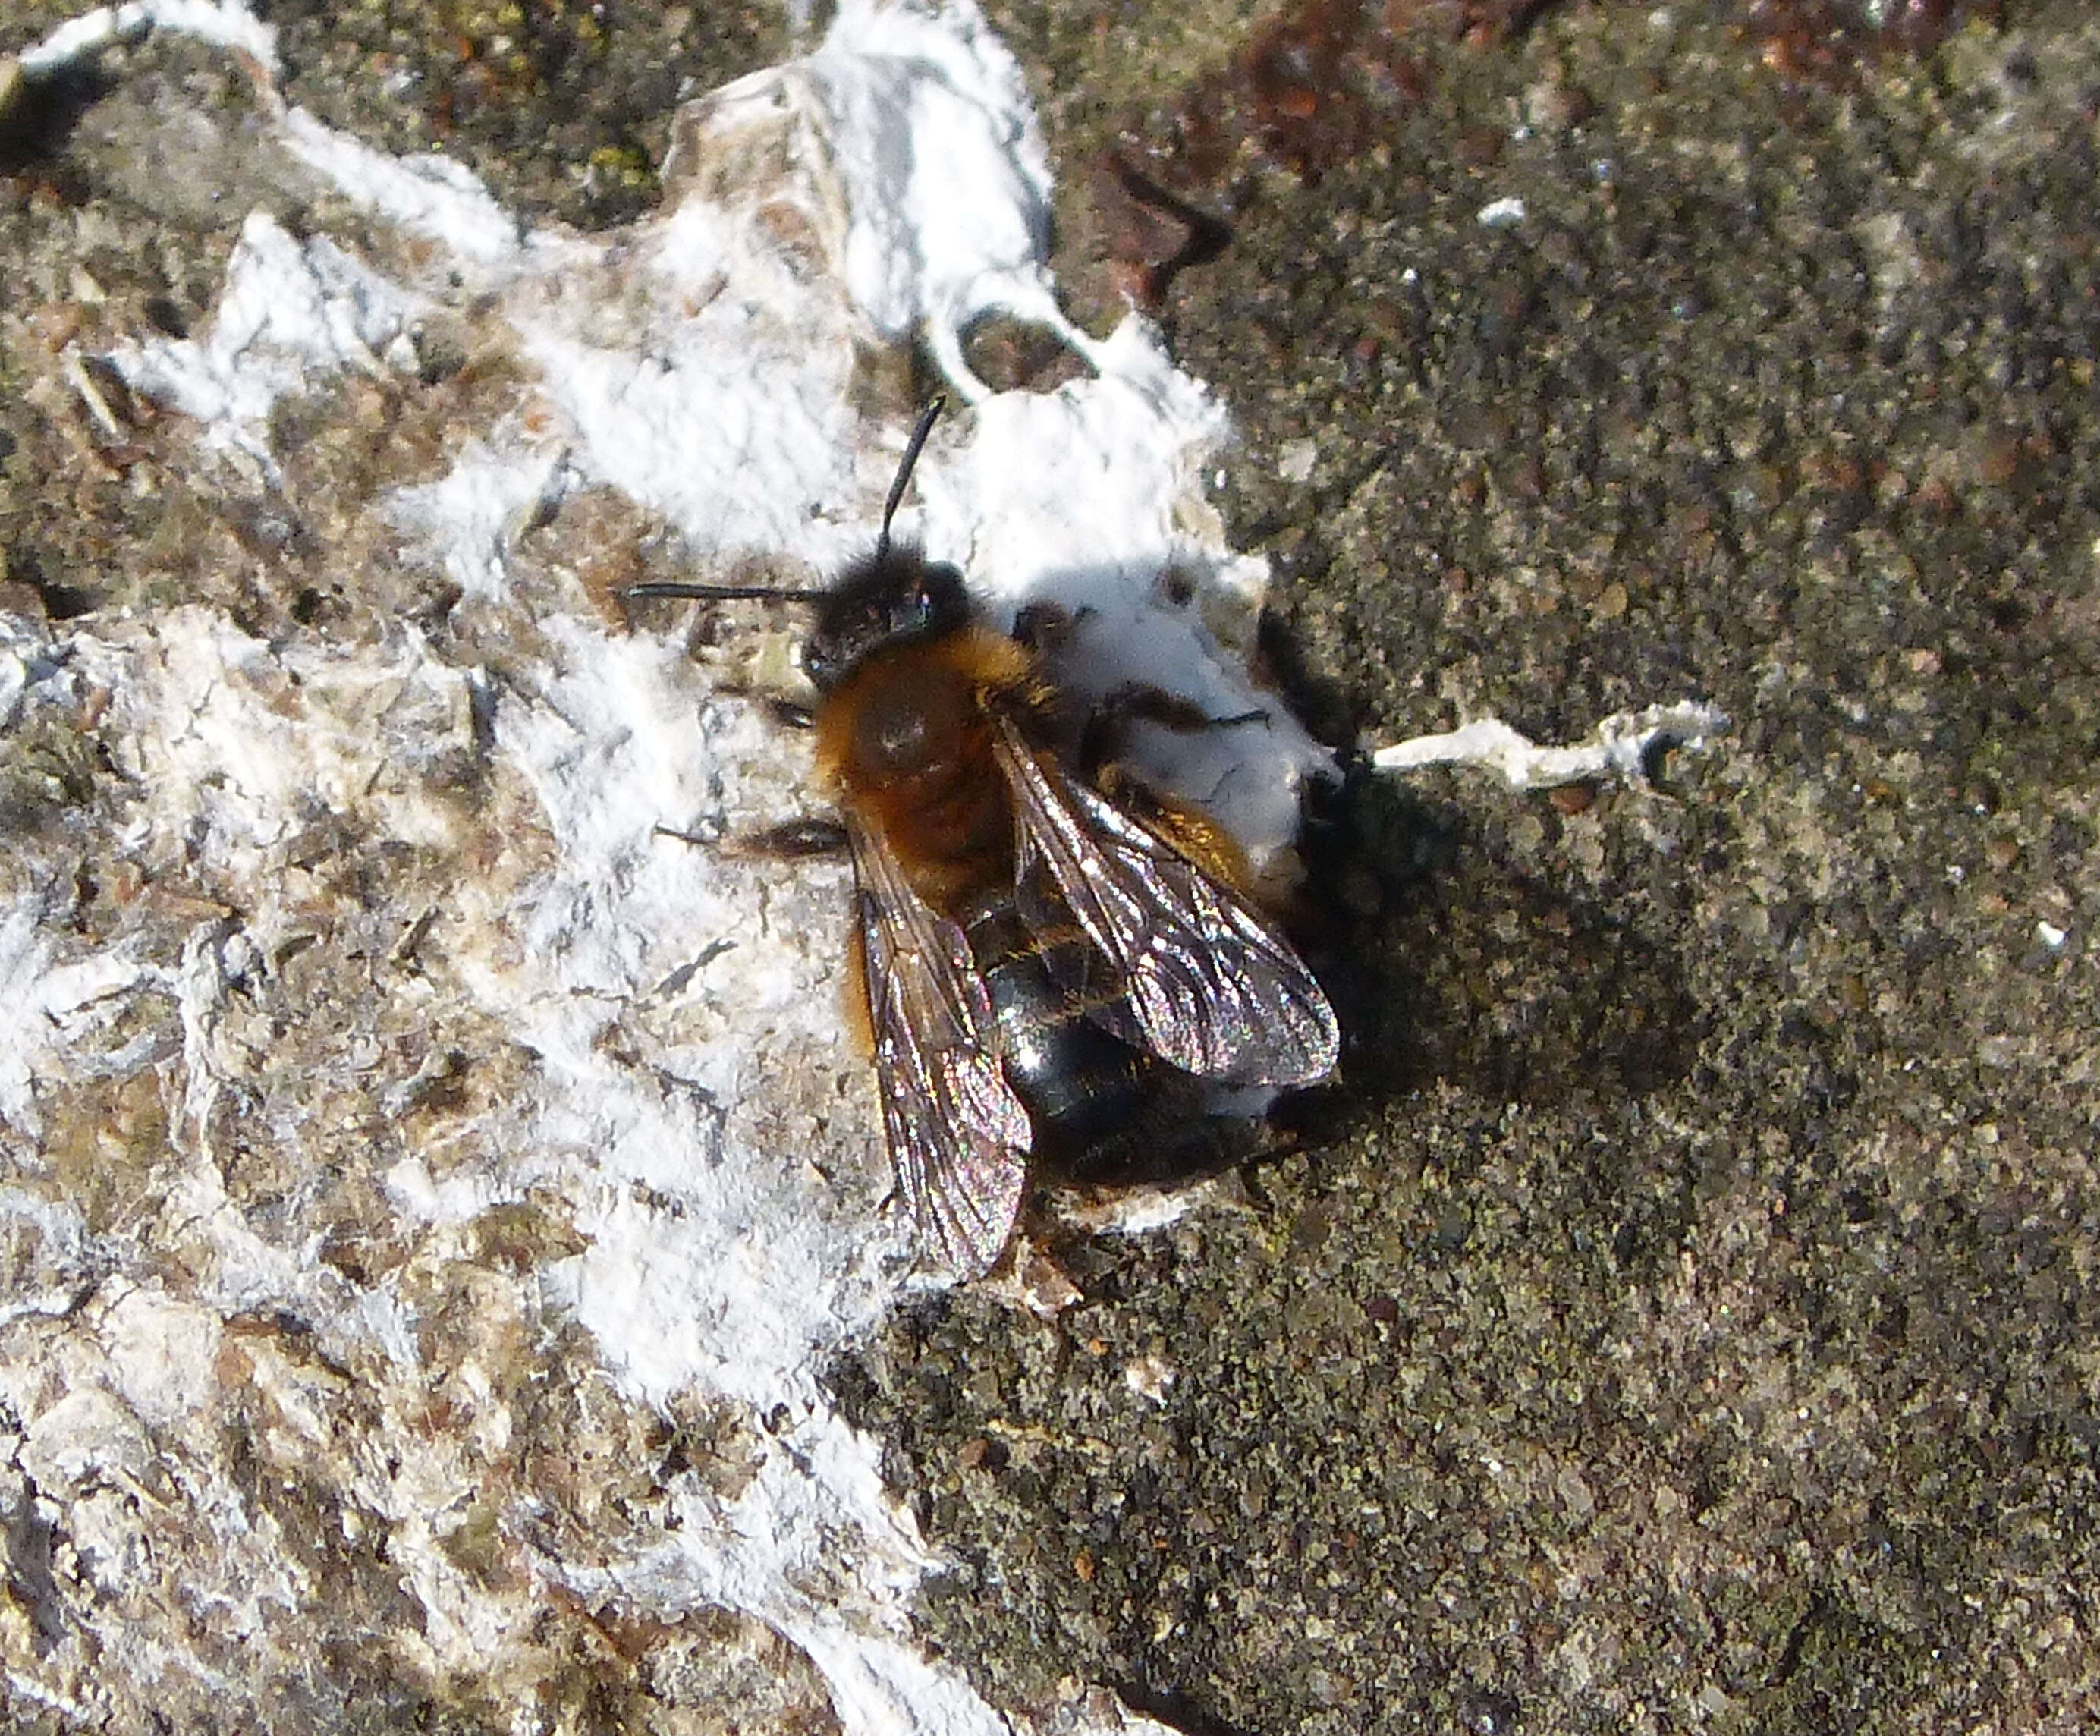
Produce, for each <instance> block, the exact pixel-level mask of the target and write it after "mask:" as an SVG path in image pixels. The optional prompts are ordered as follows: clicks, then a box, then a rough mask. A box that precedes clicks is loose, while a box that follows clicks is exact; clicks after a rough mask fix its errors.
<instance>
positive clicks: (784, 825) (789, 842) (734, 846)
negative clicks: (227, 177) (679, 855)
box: [655, 815, 846, 862]
mask: <svg viewBox="0 0 2100 1736" xmlns="http://www.w3.org/2000/svg"><path fill="white" fill-rule="evenodd" d="M655 831H656V836H657V837H660V838H676V839H677V841H679V842H680V843H682V844H690V845H693V846H695V847H696V848H698V849H701V850H717V851H719V852H720V853H721V855H725V856H745V857H752V856H756V857H763V858H765V859H767V860H769V861H774V862H798V861H801V860H803V859H805V858H808V857H810V856H842V855H845V852H846V828H845V827H844V826H842V825H840V824H839V823H838V821H836V820H835V819H820V818H818V817H816V816H814V815H812V816H810V817H808V818H805V819H788V820H783V821H782V822H781V823H780V824H779V825H777V826H767V827H766V828H764V829H763V830H762V831H758V832H743V833H738V834H737V835H736V836H735V837H723V836H721V834H719V833H717V835H716V836H714V837H701V836H700V835H699V833H692V832H681V831H680V830H679V829H678V828H677V827H676V826H659V827H657V828H655Z"/></svg>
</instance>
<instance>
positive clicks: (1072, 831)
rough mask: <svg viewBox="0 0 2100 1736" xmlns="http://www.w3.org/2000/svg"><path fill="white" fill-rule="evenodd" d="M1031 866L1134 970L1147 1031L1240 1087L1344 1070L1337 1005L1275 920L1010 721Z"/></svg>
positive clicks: (1012, 764) (1137, 1011)
mask: <svg viewBox="0 0 2100 1736" xmlns="http://www.w3.org/2000/svg"><path fill="white" fill-rule="evenodd" d="M998 742H999V745H998V753H999V763H1000V765H1001V766H1002V768H1003V769H1004V771H1005V773H1006V776H1007V779H1008V783H1009V784H1011V785H1012V790H1013V797H1014V815H1015V824H1016V826H1017V831H1018V833H1019V837H1018V851H1019V855H1018V862H1017V866H1018V870H1019V872H1020V873H1021V876H1022V877H1024V878H1026V876H1027V875H1028V873H1029V872H1030V870H1031V868H1033V867H1034V866H1035V863H1036V862H1037V861H1041V862H1043V864H1047V865H1048V868H1049V872H1050V877H1051V879H1052V881H1054V882H1055V883H1056V886H1057V890H1058V892H1059V893H1060V894H1061V895H1062V897H1063V899H1064V900H1065V903H1066V904H1067V905H1068V906H1069V907H1070V909H1071V912H1072V915H1073V916H1074V918H1076V919H1077V921H1078V922H1079V926H1080V927H1081V928H1082V929H1083V930H1085V932H1086V934H1087V939H1089V940H1090V941H1092V943H1093V944H1094V945H1095V946H1096V948H1099V949H1100V951H1101V952H1102V954H1103V955H1104V956H1106V958H1107V959H1108V961H1109V962H1110V965H1112V966H1114V969H1115V970H1116V971H1117V972H1118V974H1119V975H1120V976H1121V977H1122V978H1123V982H1124V984H1125V987H1124V997H1125V999H1126V1000H1127V1002H1128V1004H1129V1008H1130V1013H1131V1015H1132V1018H1134V1019H1135V1021H1136V1027H1137V1030H1136V1040H1137V1041H1139V1042H1140V1043H1141V1044H1142V1045H1144V1046H1145V1048H1146V1049H1149V1050H1151V1051H1152V1053H1153V1054H1155V1055H1157V1056H1158V1057H1159V1058H1160V1059H1161V1060H1162V1061H1165V1062H1168V1063H1170V1064H1171V1065H1172V1066H1175V1067H1180V1069H1181V1070H1182V1071H1184V1072H1189V1073H1194V1074H1196V1075H1198V1076H1200V1077H1202V1078H1204V1079H1214V1080H1219V1081H1220V1083H1223V1084H1236V1085H1304V1084H1312V1083H1313V1082H1314V1081H1315V1080H1321V1079H1324V1078H1326V1076H1327V1075H1328V1074H1330V1073H1331V1072H1333V1071H1334V1070H1335V1057H1336V1054H1337V1053H1338V1051H1339V1036H1338V1034H1337V1031H1336V1029H1335V1014H1334V1009H1332V1008H1331V1007H1330V1006H1329V1005H1328V1004H1327V997H1326V995H1324V994H1323V993H1321V989H1320V985H1319V984H1318V983H1317V982H1315V981H1314V980H1313V978H1312V972H1311V971H1309V970H1307V969H1306V968H1305V966H1304V963H1303V962H1302V961H1300V960H1299V956H1298V955H1297V953H1296V952H1294V951H1293V950H1292V949H1291V947H1290V943H1289V942H1288V941H1286V939H1284V938H1283V936H1282V934H1279V933H1278V932H1277V930H1276V929H1275V928H1274V926H1273V925H1271V923H1270V922H1269V921H1268V918H1267V917H1264V916H1263V915H1261V914H1260V912H1258V911H1256V910H1255V909H1254V908H1252V907H1251V905H1249V904H1248V903H1247V902H1246V900H1245V899H1242V897H1241V896H1240V895H1238V894H1237V892H1234V891H1233V890H1232V889H1231V888H1229V887H1228V886H1221V885H1220V884H1219V882H1218V881H1215V880H1214V879H1212V878H1211V877H1210V876H1209V875H1208V874H1207V873H1205V872H1203V870H1202V868H1198V866H1197V865H1196V864H1194V863H1193V862H1192V861H1190V860H1189V859H1188V858H1187V857H1186V856H1185V855H1182V854H1181V853H1180V851H1179V850H1176V849H1175V848H1174V847H1173V846H1171V844H1169V843H1168V842H1167V841H1166V840H1165V839H1164V838H1162V837H1160V836H1159V835H1158V833H1154V832H1152V831H1150V830H1149V829H1148V828H1146V827H1145V826H1143V825H1141V824H1139V823H1138V822H1137V821H1136V820H1135V819H1132V818H1131V816H1130V815H1127V814H1125V813H1123V811H1121V810H1120V809H1118V807H1117V806H1115V805H1114V803H1113V802H1110V801H1109V800H1108V799H1107V798H1106V797H1104V796H1102V795H1101V794H1100V793H1098V792H1097V791H1095V790H1092V789H1089V788H1087V786H1086V785H1085V784H1082V783H1080V782H1079V781H1078V780H1076V779H1074V778H1070V777H1068V776H1066V775H1065V773H1064V772H1063V771H1061V770H1060V769H1059V768H1058V767H1057V766H1055V765H1054V764H1051V763H1048V762H1046V761H1044V760H1043V759H1042V758H1039V757H1038V756H1037V754H1036V753H1035V750H1034V749H1031V748H1030V746H1029V744H1028V743H1027V741H1026V739H1025V738H1024V737H1023V736H1022V735H1021V730H1020V727H1019V726H1018V725H1017V724H1016V723H1015V722H1014V721H1013V720H1012V718H1000V719H999V738H998Z"/></svg>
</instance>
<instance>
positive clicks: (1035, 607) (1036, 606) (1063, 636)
mask: <svg viewBox="0 0 2100 1736" xmlns="http://www.w3.org/2000/svg"><path fill="white" fill-rule="evenodd" d="M1092 613H1094V610H1093V609H1092V607H1091V606H1090V605H1088V604H1086V603H1082V604H1080V605H1079V607H1078V608H1076V609H1074V608H1067V607H1065V605H1064V604H1063V603H1023V604H1022V605H1021V607H1019V608H1018V609H1017V610H1016V611H1015V612H1014V616H1013V642H1014V643H1016V644H1017V645H1019V646H1021V647H1023V648H1024V649H1026V650H1028V651H1032V652H1035V654H1036V655H1037V656H1043V657H1055V656H1057V655H1058V654H1059V653H1060V652H1063V651H1065V650H1067V649H1069V648H1070V646H1071V643H1072V638H1073V636H1074V634H1076V633H1077V632H1078V631H1079V623H1080V622H1081V621H1084V620H1086V619H1087V616H1090V615H1092Z"/></svg>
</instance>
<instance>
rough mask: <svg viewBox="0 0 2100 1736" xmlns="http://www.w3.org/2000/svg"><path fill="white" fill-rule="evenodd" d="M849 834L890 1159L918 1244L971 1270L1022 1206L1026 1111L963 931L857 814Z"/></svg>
mask: <svg viewBox="0 0 2100 1736" xmlns="http://www.w3.org/2000/svg"><path fill="white" fill-rule="evenodd" d="M846 834H847V837H848V839H849V841H850V843H851V845H852V846H853V859H854V879H855V881H856V882H857V885H856V889H855V891H854V919H855V921H856V923H857V925H858V936H857V938H858V941H859V943H860V948H861V962H862V978H864V980H865V982H866V983H867V1020H868V1029H869V1031H870V1032H871V1034H872V1036H873V1038H874V1043H875V1072H876V1084H877V1085H878V1086H879V1087H880V1090H881V1093H882V1121H883V1128H884V1130H885V1133H887V1134H888V1135H889V1160H890V1164H891V1165H892V1167H893V1168H894V1169H895V1171H896V1173H897V1183H898V1186H899V1187H900V1188H902V1190H903V1193H904V1197H905V1199H906V1202H907V1204H909V1206H910V1207H911V1215H912V1218H913V1220H914V1221H915V1223H916V1225H917V1226H918V1230H919V1234H920V1245H921V1248H922V1249H930V1250H931V1251H933V1252H937V1254H938V1255H939V1257H941V1259H942V1261H943V1262H944V1263H945V1264H946V1266H948V1267H949V1268H950V1269H951V1270H953V1271H954V1272H955V1273H956V1274H959V1275H960V1276H962V1277H965V1278H973V1277H975V1276H977V1274H979V1273H981V1272H982V1271H984V1270H986V1268H988V1267H989V1266H990V1265H991V1264H992V1262H993V1261H995V1260H997V1259H998V1258H999V1253H1000V1251H1001V1250H1002V1249H1004V1248H1005V1246H1006V1241H1007V1237H1008V1235H1009V1234H1010V1233H1011V1232H1012V1228H1013V1220H1014V1216H1015V1214H1016V1213H1017V1212H1018V1211H1019V1210H1020V1209H1021V1190H1022V1186H1023V1185H1024V1182H1025V1181H1026V1175H1027V1169H1028V1151H1029V1146H1030V1128H1029V1122H1028V1111H1026V1109H1025V1108H1024V1107H1022V1106H1021V1099H1020V1098H1017V1097H1016V1096H1015V1095H1014V1093H1013V1088H1012V1086H1011V1085H1009V1084H1008V1083H1007V1080H1006V1073H1005V1071H1004V1068H1003V1067H1001V1065H1000V1062H999V1044H998V1038H997V1032H996V1029H995V1025H994V1023H993V1018H992V1009H991V1000H990V996H989V995H988V994H987V993H986V991H985V986H984V983H982V980H981V979H980V978H978V976H977V971H976V968H975V966H974V965H973V964H972V963H971V961H970V952H969V946H968V942H966V941H965V940H964V938H963V931H962V930H960V928H958V927H957V926H956V925H955V924H954V923H953V922H951V921H948V920H947V919H946V917H942V916H939V915H937V913H936V912H934V911H933V909H932V908H930V907H929V905H928V904H927V903H926V901H925V900H924V899H922V898H920V896H919V895H918V894H917V893H916V892H915V891H913V890H911V886H910V885H909V884H908V883H907V881H906V880H905V878H904V875H903V872H902V870H901V869H900V868H898V863H897V859H896V857H895V856H894V855H893V854H892V853H891V851H890V850H889V846H886V845H885V844H884V843H883V842H882V841H881V840H880V838H879V837H876V836H874V835H873V834H872V833H870V832H869V831H868V829H867V828H866V827H865V826H863V825H862V824H859V823H858V821H857V820H854V819H852V818H851V816H850V815H849V818H848V821H847V826H846Z"/></svg>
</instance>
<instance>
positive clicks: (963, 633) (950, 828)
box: [816, 626, 1048, 910]
mask: <svg viewBox="0 0 2100 1736" xmlns="http://www.w3.org/2000/svg"><path fill="white" fill-rule="evenodd" d="M1047 703H1048V690H1047V689H1046V688H1045V687H1043V683H1042V682H1041V679H1040V678H1039V675H1038V674H1037V671H1036V669H1035V660H1034V659H1033V658H1032V657H1031V656H1030V654H1029V652H1027V651H1026V648H1025V647H1022V646H1021V645H1018V644H1017V643H1015V642H1014V641H1013V640H1012V639H1010V638H1006V637H1004V635H1003V634H998V633H995V632H994V631H992V630H991V629H989V628H986V627H977V626H971V627H966V628H964V629H960V630H958V631H955V632H952V633H944V634H939V635H937V636H936V637H934V638H929V639H924V640H921V641H920V642H918V643H907V644H904V645H902V646H898V647H894V648H887V649H884V650H880V651H878V652H874V653H872V654H871V655H870V656H867V658H866V659H864V660H862V662H861V664H860V665H858V667H857V668H855V669H853V670H852V671H851V673H850V674H848V675H847V676H846V677H845V679H844V680H842V681H841V682H839V684H838V685H837V686H836V687H834V688H833V689H832V691H831V692H829V693H828V694H827V695H826V696H825V697H824V700H823V704H822V705H819V706H818V709H817V717H816V725H817V765H818V771H819V772H820V773H821V774H822V775H823V778H824V779H825V780H826V781H827V783H828V784H830V785H831V787H832V789H833V790H835V791H836V793H837V797H838V799H839V801H840V804H841V805H842V806H845V807H847V808H848V809H849V810H850V811H852V812H853V813H854V815H856V816H857V817H858V819H859V820H860V822H861V823H862V824H863V825H865V826H866V827H867V828H868V829H869V830H871V831H872V832H874V833H877V834H878V835H879V836H880V838H881V839H882V841H884V842H885V844H887V846H889V849H890V850H891V852H892V854H893V855H895V857H896V858H897V859H898V862H899V863H900V864H902V867H903V868H904V871H905V872H906V875H907V877H908V878H909V879H910V880H911V883H912V885H913V886H914V887H915V890H917V891H918V892H919V893H920V896H921V897H923V898H924V899H927V900H928V902H929V903H932V904H933V906H934V908H936V909H941V910H946V909H950V908H953V906H954V903H955V900H956V899H959V898H960V897H962V896H963V895H964V894H966V893H968V892H969V891H971V890H976V889H977V888H979V887H983V886H991V885H993V884H995V883H997V882H998V881H999V879H1000V878H1001V877H1005V878H1006V879H1007V880H1008V881H1010V880H1011V877H1012V870H1013V814H1012V803H1011V801H1010V798H1009V797H1008V793H1007V788H1006V782H1005V779H1004V776H1003V775H1002V774H1001V772H1000V770H999V764H998V762H997V759H996V758H995V755H994V751H993V731H992V722H991V718H990V709H989V708H990V707H991V706H993V705H1006V706H1008V707H1011V708H1013V709H1016V710H1017V711H1019V712H1021V713H1028V712H1030V711H1035V710H1039V709H1042V708H1043V706H1044V705H1046V704H1047Z"/></svg>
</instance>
